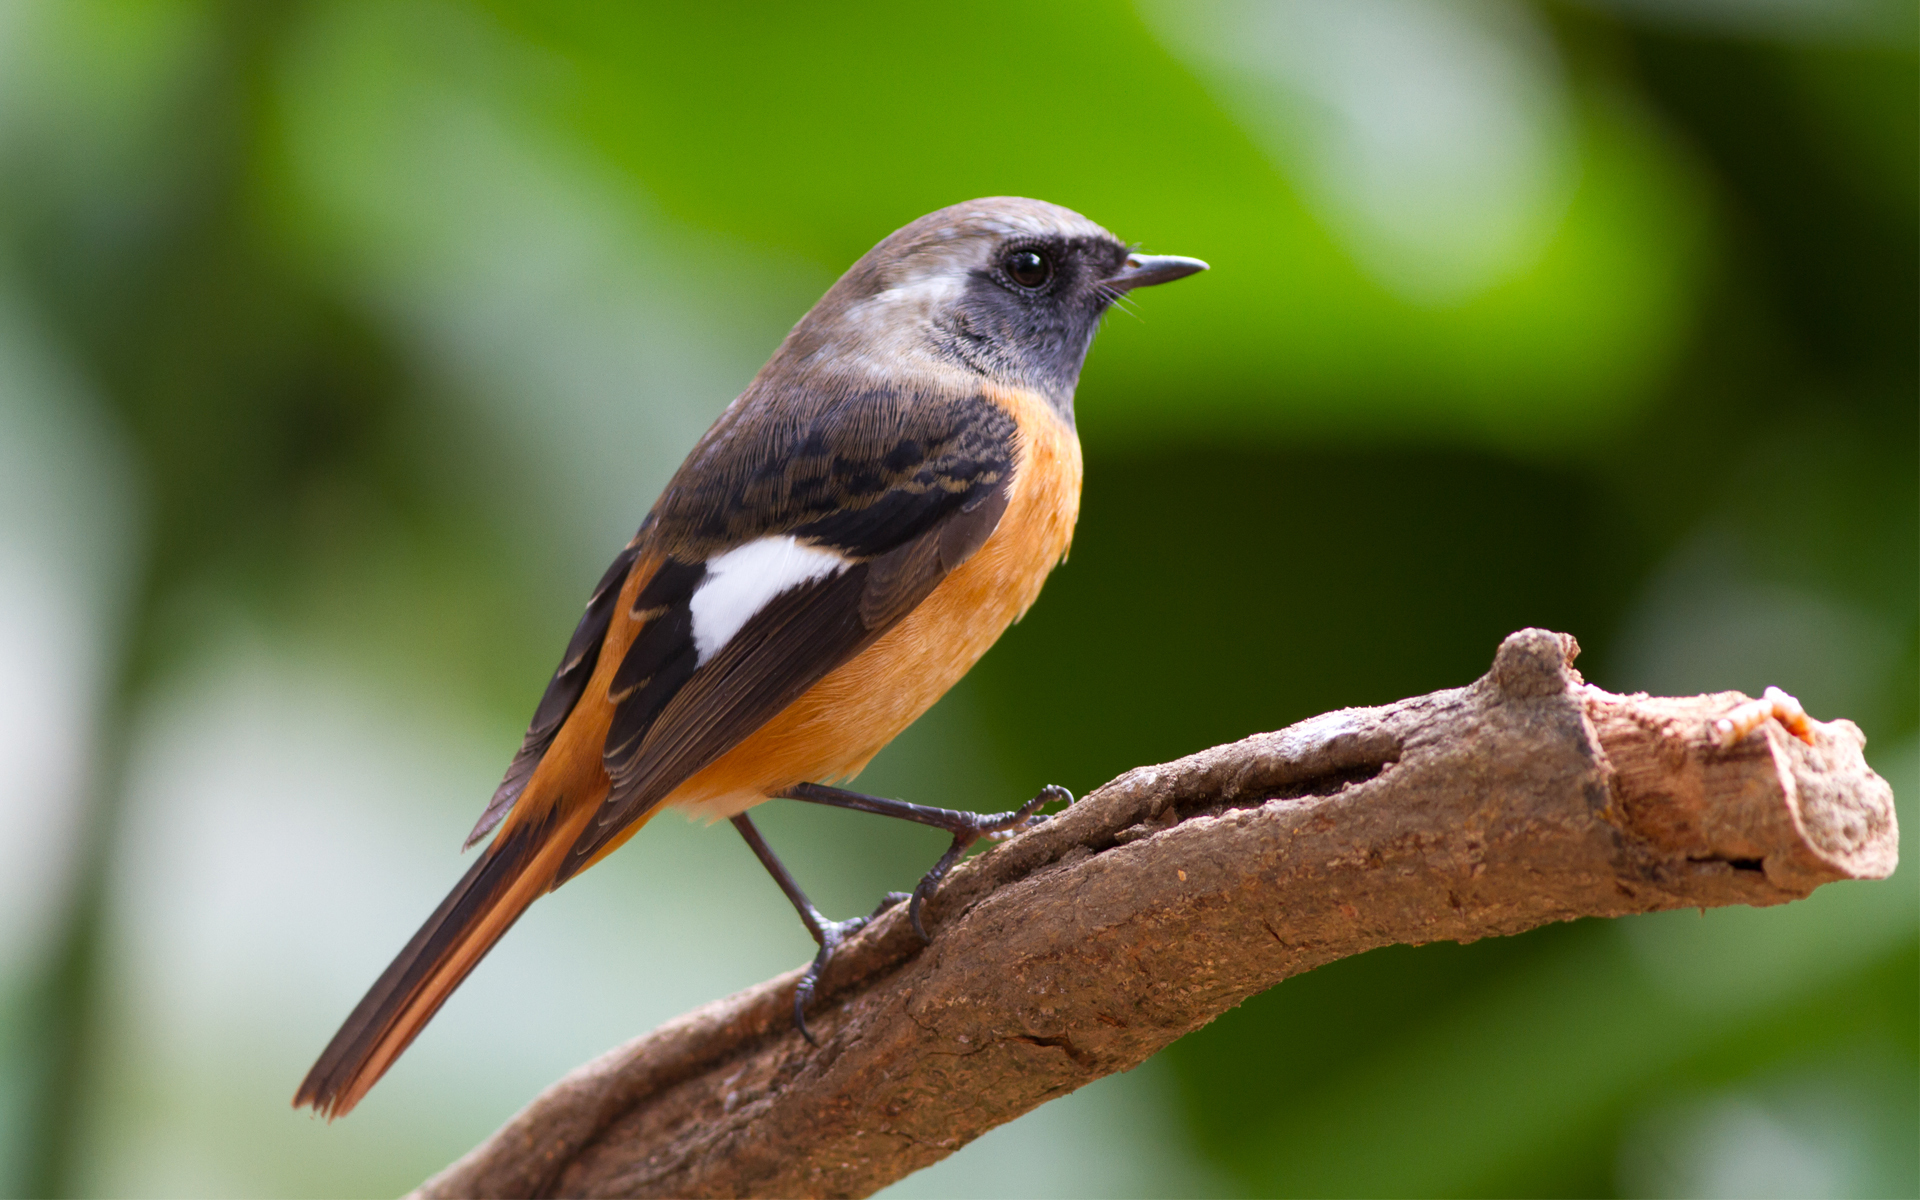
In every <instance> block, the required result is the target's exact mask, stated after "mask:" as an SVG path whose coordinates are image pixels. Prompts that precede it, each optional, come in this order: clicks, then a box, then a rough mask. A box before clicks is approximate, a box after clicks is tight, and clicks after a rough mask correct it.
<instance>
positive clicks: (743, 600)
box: [688, 537, 853, 666]
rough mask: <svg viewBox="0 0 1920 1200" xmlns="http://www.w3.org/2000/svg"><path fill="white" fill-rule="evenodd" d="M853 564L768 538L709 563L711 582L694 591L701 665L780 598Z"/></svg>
mask: <svg viewBox="0 0 1920 1200" xmlns="http://www.w3.org/2000/svg"><path fill="white" fill-rule="evenodd" d="M852 565H853V564H852V563H850V562H848V561H847V560H846V559H844V558H842V557H841V556H840V555H838V554H835V553H834V552H833V551H831V550H822V549H820V548H819V547H817V546H803V545H801V544H800V543H799V542H798V541H797V540H795V539H794V538H790V537H764V538H759V539H756V540H754V541H751V542H748V543H747V544H746V545H744V546H737V547H735V548H734V549H732V550H729V551H727V552H726V553H725V554H722V555H719V556H718V557H715V558H710V559H708V560H707V577H706V578H705V579H703V580H701V581H700V586H699V587H697V588H695V589H694V591H693V599H692V601H691V602H690V603H689V604H688V608H689V609H691V610H692V613H693V649H694V654H695V656H696V661H697V662H698V663H699V664H701V665H703V666H704V665H705V664H706V661H707V660H708V659H710V658H712V657H713V656H714V655H715V654H718V653H719V652H720V647H722V646H724V645H726V644H727V643H728V642H730V641H732V640H733V635H734V634H736V633H739V632H740V630H741V628H742V627H743V626H745V625H746V623H747V622H748V621H749V620H750V619H752V617H753V614H755V613H757V612H759V611H760V610H761V609H763V608H765V607H766V606H767V601H769V600H772V599H773V598H774V597H775V596H778V595H779V594H780V593H782V592H785V591H788V590H790V589H792V588H796V587H799V586H800V585H801V584H803V583H807V582H809V581H811V580H815V579H819V578H821V577H823V576H827V575H837V574H839V573H840V572H841V571H844V570H846V569H847V568H848V567H850V566H852Z"/></svg>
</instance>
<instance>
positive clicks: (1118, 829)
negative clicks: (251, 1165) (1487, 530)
mask: <svg viewBox="0 0 1920 1200" xmlns="http://www.w3.org/2000/svg"><path fill="white" fill-rule="evenodd" d="M1577 652H1578V647H1577V646H1575V645H1574V642H1573V639H1572V638H1570V637H1566V636H1564V635H1561V634H1554V633H1548V632H1546V631H1544V630H1537V629H1529V630H1523V631H1521V632H1520V633H1516V634H1514V635H1512V636H1511V637H1509V638H1508V639H1507V640H1506V641H1505V643H1503V644H1502V645H1501V647H1500V652H1499V655H1498V657H1497V658H1496V659H1495V661H1494V664H1493V669H1492V670H1491V671H1490V672H1489V673H1488V674H1487V675H1486V677H1484V678H1482V679H1481V680H1479V681H1478V682H1476V683H1474V684H1473V685H1471V686H1469V687H1465V688H1457V689H1453V690H1449V691H1443V692H1435V693H1433V694H1432V695H1428V696H1421V697H1417V698H1415V699H1411V700H1403V701H1401V702H1399V703H1397V704H1391V705H1387V706H1385V707H1382V708H1369V709H1347V710H1344V711H1341V712H1336V713H1328V714H1326V715H1324V716H1320V717H1315V718H1313V719H1312V720H1308V721H1303V722H1301V723H1300V724H1298V725H1294V726H1292V727H1290V728H1288V729H1284V730H1281V731H1279V732H1277V733H1267V734H1259V735H1257V736H1255V737H1251V738H1248V739H1246V740H1245V741H1242V742H1236V743H1234V744H1232V745H1229V746H1219V747H1215V748H1214V749H1212V750H1207V751H1204V752H1202V753H1200V754H1196V755H1193V756H1191V757H1189V758H1184V759H1181V760H1180V761H1178V762H1174V763H1168V764H1165V765H1162V766H1157V767H1142V768H1139V769H1136V770H1134V771H1130V772H1128V773H1127V774H1125V775H1123V776H1121V777H1120V778H1119V779H1116V780H1114V781H1113V782H1112V783H1109V784H1108V785H1106V786H1105V787H1103V788H1101V789H1100V790H1099V791H1097V792H1095V793H1093V794H1092V795H1090V796H1088V797H1087V798H1086V799H1084V800H1082V801H1081V802H1080V803H1078V804H1076V805H1074V806H1073V807H1072V808H1070V809H1068V810H1067V811H1066V812H1064V813H1062V814H1060V815H1059V816H1057V817H1055V818H1054V819H1053V820H1051V821H1049V822H1047V823H1046V824H1045V825H1042V826H1040V827H1038V828H1036V829H1034V830H1032V831H1030V832H1028V833H1025V834H1023V835H1021V836H1020V837H1018V838H1016V839H1014V840H1012V841H1010V842H1007V843H1005V844H1004V845H1001V846H1000V847H998V848H997V849H995V850H994V851H993V852H991V853H989V854H984V855H981V856H979V857H977V858H974V859H972V860H970V861H969V862H967V863H965V864H963V865H962V866H961V867H960V868H959V869H956V870H955V872H954V873H953V875H952V876H951V877H950V878H949V880H948V882H947V883H946V884H945V886H944V887H943V888H942V889H941V891H940V893H939V894H938V895H937V896H936V897H935V899H934V900H933V901H932V902H931V903H930V904H929V905H928V919H929V928H930V929H932V930H933V933H934V941H933V945H932V946H930V947H925V948H923V947H922V946H921V945H920V942H919V939H917V938H916V937H914V935H913V933H912V931H911V930H910V929H908V928H907V926H906V921H905V918H904V914H903V913H901V912H900V911H899V910H898V909H897V908H896V909H894V910H891V911H889V912H888V913H887V914H886V915H885V916H883V917H881V918H880V919H879V920H877V921H875V922H874V923H873V924H872V925H871V926H869V927H868V928H867V929H866V930H865V931H863V932H862V933H861V934H860V936H859V937H857V938H855V939H854V940H853V941H851V942H849V943H848V944H847V946H846V947H845V948H844V949H843V950H842V952H841V954H840V955H839V956H838V957H836V958H835V959H834V962H833V965H832V968H831V969H830V970H829V971H828V974H827V978H826V980H825V981H824V984H823V987H822V989H821V999H820V1001H819V1002H818V1004H817V1006H816V1008H815V1010H814V1012H815V1015H814V1016H813V1017H812V1025H813V1028H814V1030H815V1031H816V1033H817V1034H818V1035H819V1036H820V1038H821V1046H820V1048H819V1049H817V1050H815V1049H813V1048H811V1047H809V1046H808V1045H807V1044H806V1043H805V1042H804V1041H802V1040H801V1039H800V1037H799V1035H798V1034H796V1033H795V1032H794V1031H793V1028H792V1024H791V1017H790V1012H791V999H792V994H793V992H792V989H793V986H794V983H795V981H796V980H797V979H798V977H799V972H798V971H793V972H789V973H788V974H786V975H783V976H781V977H779V978H777V979H773V980H769V981H768V982H766V983H763V984H761V985H759V986H757V987H753V988H749V989H748V990H746V991H744V992H741V993H739V994H737V995H734V996H730V997H728V998H726V999H724V1000H718V1001H715V1002H714V1003H712V1004H709V1005H706V1006H705V1007H703V1008H700V1009H698V1010H696V1011H694V1012H691V1013H688V1014H687V1015H685V1016H683V1017H680V1018H678V1019H676V1020H674V1021H671V1022H669V1023H668V1024H666V1025H664V1026H662V1027H661V1028H659V1029H657V1030H655V1031H654V1032H652V1033H650V1034H647V1035H646V1036H644V1037H641V1038H638V1039H636V1040H634V1041H632V1042H630V1043H628V1044H627V1045H625V1046H622V1047H620V1048H619V1049H617V1050H614V1051H612V1052H610V1053H608V1054H606V1055H604V1056H602V1057H601V1058H599V1059H597V1060H595V1061H594V1062H591V1063H588V1064H587V1065H586V1066H583V1067H581V1068H579V1069H578V1070H576V1071H574V1072H573V1073H572V1074H570V1075H568V1076H567V1077H566V1078H564V1079H562V1080H561V1081H560V1082H558V1083H556V1084H554V1085H553V1086H552V1087H551V1088H549V1089H547V1091H546V1092H544V1093H543V1094H542V1095H541V1096H540V1097H538V1098H537V1099H536V1100H534V1102H533V1103H532V1104H530V1105H529V1106H528V1107H527V1108H526V1109H525V1110H524V1111H522V1112H521V1113H520V1114H519V1115H518V1116H516V1117H514V1118H513V1119H512V1120H511V1121H509V1122H508V1123H507V1124H506V1125H505V1126H504V1127H503V1128H502V1129H501V1130H500V1131H499V1132H498V1133H496V1134H494V1136H493V1137H491V1138H489V1139H488V1140H487V1141H486V1142H484V1143H482V1144H481V1145H480V1146H478V1147H477V1148H475V1149H474V1150H473V1151H472V1152H471V1153H469V1154H468V1155H467V1156H466V1157H464V1158H462V1159H461V1160H460V1161H459V1162H457V1163H455V1164H453V1165H452V1166H451V1167H449V1168H447V1170H445V1171H443V1172H442V1173H441V1174H439V1175H438V1176H436V1177H435V1178H433V1179H432V1180H429V1181H428V1182H427V1183H426V1184H424V1185H422V1187H421V1188H420V1190H419V1191H418V1192H416V1193H415V1195H417V1196H422V1197H443V1196H449V1197H450V1196H529V1195H595V1196H727V1195H758V1196H802V1195H809V1196H810V1195H835V1196H857V1195H865V1194H867V1193H869V1192H872V1191H874V1190H876V1189H878V1188H880V1187H883V1186H885V1185H886V1184H888V1183H891V1182H893V1181H894V1180H896V1179H899V1178H901V1177H902V1176H904V1175H906V1174H908V1173H910V1172H912V1171H914V1170H917V1169H919V1168H920V1167H924V1166H926V1165H928V1164H930V1163H933V1162H935V1161H937V1160H939V1159H940V1158H943V1157H945V1156H946V1155H948V1154H950V1153H952V1152H953V1151H954V1150H956V1149H958V1148H959V1147H961V1146H963V1145H965V1144H966V1143H967V1142H969V1141H972V1140H973V1139H974V1138H976V1137H978V1136H979V1135H980V1134H982V1133H984V1132H986V1131H987V1130H989V1129H991V1128H993V1127H994V1126H996V1125H999V1124H1001V1123H1003V1122H1006V1121H1010V1120H1012V1119H1013V1118H1015V1117H1017V1116H1019V1115H1020V1114H1022V1113H1024V1112H1026V1111H1027V1110H1029V1109H1031V1108H1034V1107H1035V1106H1037V1105H1039V1104H1042V1103H1044V1102H1045V1101H1047V1100H1050V1099H1053V1098H1054V1097H1056V1096H1062V1095H1065V1094H1066V1093H1068V1092H1070V1091H1072V1090H1074V1089H1075V1088H1078V1087H1081V1086H1083V1085H1085V1084H1087V1083H1090V1082H1092V1081H1093V1080H1095V1079H1097V1078H1099V1077H1100V1076H1102V1075H1106V1074H1110V1073H1111V1072H1114V1071H1122V1070H1126V1069H1127V1068H1129V1067H1132V1066H1134V1065H1136V1064H1138V1063H1140V1062H1141V1061H1143V1060H1145V1059H1146V1058H1147V1057H1148V1056H1149V1055H1151V1054H1153V1053H1154V1052H1155V1051H1156V1050H1159V1049H1160V1048H1161V1047H1163V1046H1165V1045H1167V1044H1168V1043H1169V1042H1171V1041H1173V1040H1174V1039H1175V1038H1178V1037H1180V1036H1181V1035H1182V1034H1184V1033H1187V1032H1188V1031H1190V1030H1192V1029H1196V1028H1198V1027H1199V1026H1201V1025H1204V1024H1206V1023H1207V1022H1208V1021H1211V1020H1212V1019H1213V1018H1214V1017H1216V1016H1218V1015H1219V1014H1220V1013H1222V1012H1223V1011H1225V1010H1226V1009H1228V1008H1230V1007H1232V1006H1233V1005H1235V1004H1238V1003H1239V1002H1240V1001H1242V1000H1244V999H1246V998H1247V997H1248V996H1251V995H1253V994H1254V993H1256V992H1260V991H1263V990H1265V989H1267V988H1270V987H1272V986H1273V985H1274V984H1276V983H1278V982H1280V981H1281V980H1283V979H1286V978H1287V977H1289V976H1291V975H1297V974H1299V973H1300V972H1302V971H1308V970H1311V969H1313V968H1314V967H1317V966H1320V965H1321V964H1323V963H1327V962H1331V961H1333V960H1335V959H1339V958H1344V957H1346V956H1348V955H1352V954H1358V953H1360V952H1362V951H1364V950H1370V949H1373V948H1374V947H1376V946H1384V945H1388V944H1390V943H1408V944H1417V943H1422V942H1433V941H1456V942H1468V941H1473V940H1476V939H1478V938H1483V937H1489V936H1493V935H1499V934H1510V933H1518V932H1520V931H1521V930H1524V929H1531V928H1533V927H1535V926H1537V925H1542V924H1545V923H1547V922H1549V921H1565V920H1571V919H1572V918H1575V917H1582V916H1617V915H1620V914H1623V913H1635V912H1650V911H1653V910H1656V909H1665V908H1683V907H1684V908H1694V907H1702V908H1704V907H1707V906H1712V905H1724V904H1753V905H1766V904H1779V903H1782V902H1784V901H1787V900H1793V899H1797V898H1799V897H1802V896H1805V895H1807V894H1808V893H1809V892H1811V891H1812V890H1813V889H1814V888H1816V887H1818V886H1819V885H1820V884H1822V883H1826V882H1829V881H1831V880H1836V879H1877V878H1882V877H1884V876H1886V875H1888V874H1889V873H1891V872H1892V870H1893V867H1894V864H1895V858H1896V846H1897V844H1898V833H1897V830H1896V828H1895V825H1894V815H1893V793H1892V790H1891V789H1890V788H1889V787H1888V786H1887V784H1886V782H1885V781H1884V780H1882V779H1881V778H1880V777H1879V776H1878V775H1876V774H1874V773H1873V772H1872V771H1871V770H1870V769H1869V768H1868V767H1867V765H1866V763H1865V761H1864V760H1863V759H1862V758H1861V753H1860V751H1861V747H1862V746H1863V745H1864V744H1865V740H1866V739H1865V738H1864V737H1863V736H1862V735H1861V733H1860V730H1859V729H1858V727H1856V726H1855V725H1854V724H1853V723H1852V722H1851V721H1833V722H1830V723H1817V722H1816V723H1814V724H1813V725H1812V726H1811V727H1810V736H1811V738H1812V742H1811V744H1810V745H1809V744H1805V743H1803V742H1801V741H1799V740H1797V739H1796V738H1794V737H1793V736H1791V735H1789V734H1788V733H1787V732H1786V730H1784V729H1783V728H1782V727H1781V726H1780V725H1779V724H1777V723H1775V722H1772V721H1768V722H1767V723H1766V724H1764V725H1763V726H1761V727H1760V728H1759V729H1757V730H1756V731H1754V732H1753V733H1752V734H1751V735H1750V736H1747V737H1745V738H1744V739H1742V740H1740V741H1738V742H1737V743H1736V744H1734V745H1733V746H1732V747H1731V748H1730V749H1725V750H1722V749H1720V748H1719V747H1718V745H1717V744H1716V739H1715V737H1714V735H1713V733H1712V731H1711V730H1710V728H1709V724H1710V722H1711V721H1712V720H1713V719H1714V718H1716V717H1719V716H1721V715H1722V714H1724V713H1726V712H1727V711H1728V710H1730V709H1731V708H1733V707H1734V705H1735V704H1737V703H1739V702H1741V701H1743V700H1745V699H1746V698H1745V697H1744V696H1741V695H1739V694H1738V693H1721V694H1718V695H1713V696H1697V697H1692V698H1688V699H1649V698H1647V697H1645V696H1615V695H1611V694H1609V693H1607V692H1603V691H1601V690H1599V689H1598V688H1594V687H1591V686H1590V685H1587V684H1584V683H1582V682H1581V680H1580V678H1579V676H1578V674H1577V673H1575V672H1574V671H1573V670H1572V668H1571V662H1572V656H1573V655H1574V654H1575V653H1577Z"/></svg>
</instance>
